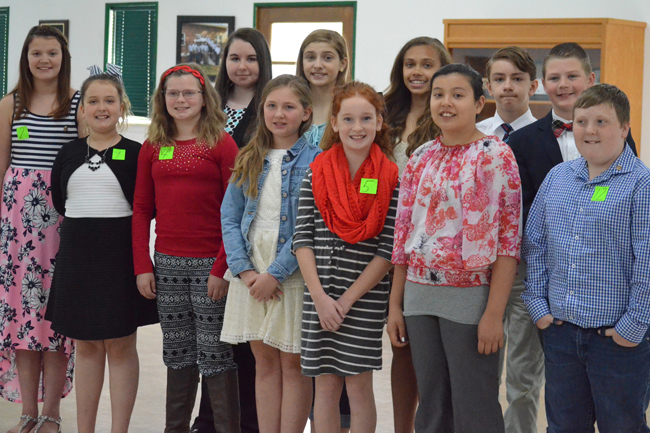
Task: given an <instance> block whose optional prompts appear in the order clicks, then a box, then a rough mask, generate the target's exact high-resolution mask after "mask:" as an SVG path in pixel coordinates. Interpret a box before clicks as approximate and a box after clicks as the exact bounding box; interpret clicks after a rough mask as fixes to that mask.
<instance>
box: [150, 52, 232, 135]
mask: <svg viewBox="0 0 650 433" xmlns="http://www.w3.org/2000/svg"><path fill="white" fill-rule="evenodd" d="M179 67H186V68H185V69H178V68H179ZM170 71H171V72H170ZM181 75H193V76H194V77H195V78H196V79H197V80H198V81H199V84H200V85H201V89H202V92H203V102H204V103H205V105H204V106H203V107H201V117H200V118H199V122H198V124H197V126H196V129H197V135H196V142H197V143H201V144H203V145H205V146H208V147H214V146H215V145H216V144H217V142H218V141H219V140H221V137H222V136H223V129H224V128H225V126H226V119H227V118H226V114H225V113H224V112H223V110H222V109H221V98H220V97H219V94H218V93H217V91H216V90H215V89H214V87H212V86H211V85H210V82H209V81H208V77H207V75H205V72H203V69H201V67H200V66H199V65H197V64H196V63H180V64H178V65H176V66H174V67H172V68H169V69H167V70H166V71H165V72H163V74H162V76H161V77H160V83H159V84H158V88H157V89H156V92H155V93H154V94H153V96H152V97H151V107H152V108H151V124H150V125H149V130H148V131H147V140H149V142H150V143H151V144H153V145H155V146H162V145H166V144H171V143H172V142H173V141H174V137H175V136H176V135H177V134H178V130H177V129H176V123H175V122H174V118H173V117H172V116H171V115H170V114H169V113H168V112H167V105H166V104H165V85H166V83H167V80H168V79H169V77H178V76H181ZM199 76H200V77H202V78H203V82H201V79H200V78H199ZM206 84H207V86H206Z"/></svg>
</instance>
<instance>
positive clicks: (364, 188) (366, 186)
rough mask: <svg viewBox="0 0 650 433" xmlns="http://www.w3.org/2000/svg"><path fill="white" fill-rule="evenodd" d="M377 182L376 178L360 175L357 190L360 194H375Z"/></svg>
mask: <svg viewBox="0 0 650 433" xmlns="http://www.w3.org/2000/svg"><path fill="white" fill-rule="evenodd" d="M377 184H378V180H377V179H366V178H365V177H362V178H361V187H360V188H359V192H360V193H361V194H377Z"/></svg>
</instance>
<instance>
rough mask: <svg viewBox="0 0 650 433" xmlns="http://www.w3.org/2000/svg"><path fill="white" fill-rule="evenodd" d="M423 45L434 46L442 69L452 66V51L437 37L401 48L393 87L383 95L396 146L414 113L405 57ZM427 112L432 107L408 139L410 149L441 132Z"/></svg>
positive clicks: (387, 120) (426, 38) (392, 71)
mask: <svg viewBox="0 0 650 433" xmlns="http://www.w3.org/2000/svg"><path fill="white" fill-rule="evenodd" d="M421 45H425V46H429V47H432V48H433V49H434V50H435V51H436V52H437V53H438V59H439V61H440V67H442V66H445V65H448V64H450V63H451V55H450V54H449V51H447V49H446V48H445V46H444V45H443V44H442V42H440V41H439V40H438V39H435V38H430V37H427V36H421V37H418V38H414V39H411V40H410V41H408V42H407V43H406V44H404V46H403V47H402V49H401V50H399V53H397V57H395V62H394V63H393V69H392V70H391V72H390V85H389V86H388V89H386V92H385V94H384V100H385V101H386V111H387V112H388V114H387V116H386V123H388V125H389V126H390V128H391V137H390V138H391V142H392V143H393V145H396V144H397V143H399V141H400V140H401V138H402V134H404V130H405V129H406V118H407V116H408V114H409V111H410V110H411V92H410V91H409V89H408V88H407V87H406V85H405V84H404V57H405V56H406V52H407V51H408V50H410V49H411V48H413V47H418V46H421ZM427 105H428V104H427ZM428 110H429V108H426V109H425V112H424V113H423V114H422V116H420V118H419V119H418V121H417V124H416V129H415V130H414V131H413V132H412V133H411V134H410V135H409V136H408V143H409V147H411V146H415V147H417V146H419V145H420V144H423V143H424V142H426V141H429V140H432V139H433V138H435V137H437V136H438V135H439V134H440V130H439V129H438V127H437V126H436V125H435V123H433V120H431V114H430V113H429V112H428ZM429 121H430V122H429ZM420 140H423V141H420ZM416 144H417V146H416ZM414 150H415V149H414Z"/></svg>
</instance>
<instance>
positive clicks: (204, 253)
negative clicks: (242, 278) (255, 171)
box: [133, 134, 238, 278]
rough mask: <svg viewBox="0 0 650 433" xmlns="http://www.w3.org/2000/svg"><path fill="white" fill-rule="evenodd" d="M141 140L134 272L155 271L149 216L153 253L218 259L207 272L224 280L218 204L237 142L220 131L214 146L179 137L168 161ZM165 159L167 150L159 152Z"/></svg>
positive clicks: (226, 183) (136, 188) (224, 261)
mask: <svg viewBox="0 0 650 433" xmlns="http://www.w3.org/2000/svg"><path fill="white" fill-rule="evenodd" d="M160 150H161V148H160V147H157V146H152V145H151V143H149V142H148V141H145V143H144V144H143V145H142V150H141V151H140V156H139V158H138V175H137V179H136V184H135V197H134V200H133V261H134V265H135V274H136V275H139V274H144V273H148V272H153V266H152V264H151V259H150V255H149V233H150V225H151V219H152V218H153V217H154V210H155V218H156V245H155V249H156V251H158V252H160V253H163V254H168V255H172V256H180V257H216V258H217V259H216V261H215V262H214V266H213V267H212V271H211V272H210V274H211V275H214V276H216V277H219V278H222V277H223V275H224V273H225V272H226V269H228V265H227V264H226V252H225V250H224V247H223V242H222V239H221V202H222V200H223V195H224V194H225V192H226V188H227V187H228V179H229V178H230V173H231V169H232V167H233V166H234V163H235V156H236V155H237V150H238V149H237V145H236V144H235V141H234V140H233V139H232V138H231V137H230V135H228V134H224V138H222V139H221V140H220V141H219V142H218V143H217V145H216V146H214V147H213V148H208V147H207V146H203V145H197V144H196V139H193V140H187V141H177V142H176V143H175V144H174V150H173V155H171V156H172V158H171V159H160ZM163 156H166V157H169V156H170V155H169V152H168V151H167V152H163Z"/></svg>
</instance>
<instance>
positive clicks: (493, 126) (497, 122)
mask: <svg viewBox="0 0 650 433" xmlns="http://www.w3.org/2000/svg"><path fill="white" fill-rule="evenodd" d="M488 120H489V122H490V126H489V128H490V129H489V131H490V133H491V134H492V133H496V132H499V131H501V132H503V129H502V128H501V124H503V123H507V122H506V121H505V120H503V119H502V118H501V116H499V112H498V111H495V112H494V117H491V118H490V119H488ZM536 120H537V119H535V116H533V113H532V112H531V111H530V108H529V109H528V111H526V112H525V113H524V114H522V115H521V116H519V117H518V118H516V119H515V120H514V121H513V122H512V123H510V126H512V129H513V130H514V131H517V130H519V129H521V128H523V127H524V126H527V125H530V124H531V123H533V122H535V121H536Z"/></svg>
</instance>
